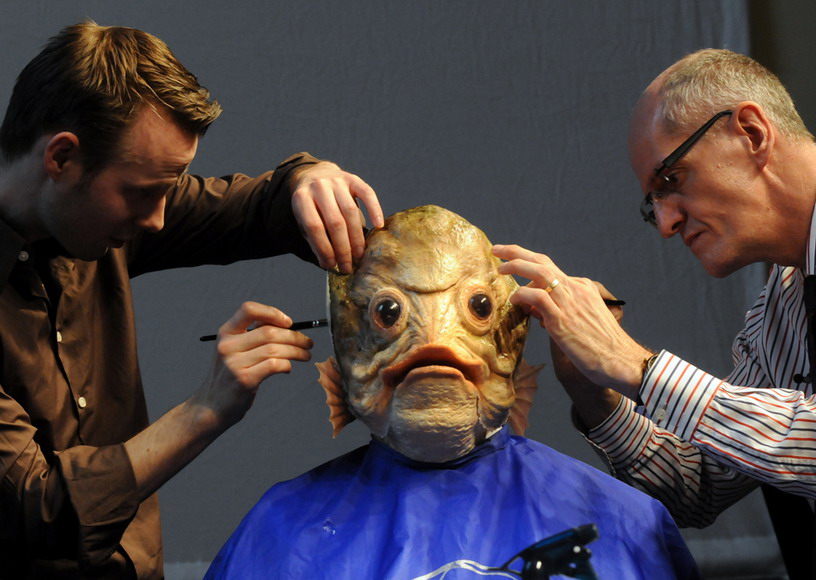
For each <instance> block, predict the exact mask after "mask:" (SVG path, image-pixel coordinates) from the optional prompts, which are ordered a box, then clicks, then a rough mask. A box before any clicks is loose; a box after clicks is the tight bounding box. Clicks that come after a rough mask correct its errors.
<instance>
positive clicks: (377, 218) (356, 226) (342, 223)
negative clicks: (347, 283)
mask: <svg viewBox="0 0 816 580" xmlns="http://www.w3.org/2000/svg"><path fill="white" fill-rule="evenodd" d="M292 190H293V192H294V193H293V194H292V209H293V211H294V214H295V217H296V218H297V220H298V224H299V225H300V229H301V231H302V232H303V235H304V236H305V237H306V239H307V240H308V242H309V246H310V247H311V248H312V251H313V252H314V254H315V256H317V259H318V261H319V263H320V266H321V267H323V268H326V269H331V268H334V267H335V266H337V267H338V268H339V269H340V271H341V272H343V273H346V274H348V273H350V272H351V268H352V262H353V260H355V259H359V258H361V257H362V255H363V252H364V250H365V236H364V234H363V226H364V225H365V220H364V219H363V216H362V212H361V211H360V208H359V207H358V206H357V202H356V200H357V199H360V200H362V202H363V205H364V206H365V208H366V212H367V213H368V217H369V218H370V219H371V222H372V225H373V226H374V227H375V228H381V227H383V224H384V220H383V213H382V209H381V208H380V203H379V201H378V200H377V194H376V193H374V190H373V189H371V187H370V186H369V185H368V184H367V183H366V182H365V181H363V180H362V179H360V178H359V177H357V176H356V175H352V174H351V173H348V172H346V171H343V170H342V169H340V168H339V167H338V166H337V165H335V164H334V163H329V162H326V161H321V162H320V163H316V164H315V165H308V166H306V167H304V168H303V169H300V170H298V171H297V172H296V173H295V174H294V176H293V186H292Z"/></svg>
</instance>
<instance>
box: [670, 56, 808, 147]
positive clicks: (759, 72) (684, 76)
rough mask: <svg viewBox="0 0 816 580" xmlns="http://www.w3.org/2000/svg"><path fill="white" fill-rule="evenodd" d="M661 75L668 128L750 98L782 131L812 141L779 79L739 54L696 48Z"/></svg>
mask: <svg viewBox="0 0 816 580" xmlns="http://www.w3.org/2000/svg"><path fill="white" fill-rule="evenodd" d="M662 76H663V79H662V81H663V82H662V83H661V85H660V87H659V88H658V97H659V99H660V103H661V104H662V113H663V119H664V121H665V123H666V128H667V130H668V131H670V132H678V131H687V130H688V129H690V128H691V127H695V126H696V125H699V124H700V123H702V122H703V121H705V119H706V118H708V117H710V116H711V115H713V114H714V113H717V112H718V111H722V110H724V109H730V108H731V107H733V106H735V105H736V104H737V103H740V102H742V101H753V102H755V103H757V104H758V105H759V106H760V107H762V109H763V110H764V111H765V114H766V115H767V116H768V118H769V119H770V120H771V122H772V123H773V124H774V125H776V127H777V128H778V129H779V131H780V132H781V133H782V134H783V135H787V136H789V137H792V138H794V139H801V140H807V141H813V135H811V133H810V131H808V129H807V127H805V124H804V122H803V121H802V118H801V117H800V116H799V113H798V112H797V111H796V107H795V106H794V104H793V99H791V96H790V94H789V93H788V91H787V89H785V86H784V85H783V84H782V82H781V81H780V80H779V79H778V78H777V76H776V75H774V74H773V73H772V72H771V71H769V70H768V69H767V68H765V67H764V66H762V65H761V64H760V63H758V62H757V61H755V60H754V59H752V58H750V57H748V56H745V55H744V54H739V53H736V52H732V51H730V50H725V49H704V50H699V51H697V52H693V53H691V54H689V55H687V56H685V57H683V58H682V59H680V60H679V61H677V62H676V63H675V64H673V65H672V66H671V67H669V69H667V70H666V72H665V73H663V75H662Z"/></svg>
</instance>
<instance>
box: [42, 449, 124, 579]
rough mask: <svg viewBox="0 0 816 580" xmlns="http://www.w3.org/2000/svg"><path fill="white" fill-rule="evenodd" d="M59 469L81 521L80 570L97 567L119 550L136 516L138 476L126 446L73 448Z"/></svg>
mask: <svg viewBox="0 0 816 580" xmlns="http://www.w3.org/2000/svg"><path fill="white" fill-rule="evenodd" d="M58 459H59V466H60V469H61V471H62V475H63V478H64V481H65V487H66V490H67V492H68V495H69V496H70V501H71V505H72V506H73V507H74V510H75V511H76V515H77V519H78V520H79V522H78V523H79V527H78V536H79V554H78V560H79V565H80V568H86V567H92V566H98V565H99V564H101V563H102V562H104V561H105V560H107V559H108V558H109V557H110V556H111V554H112V553H113V552H114V550H116V548H117V546H118V545H119V542H120V540H121V538H122V534H124V532H125V529H126V528H127V526H128V524H130V522H131V520H132V519H133V518H134V517H135V515H136V510H137V509H138V508H139V501H138V498H137V495H136V476H135V475H134V474H133V468H132V466H131V463H130V458H129V457H128V454H127V451H126V450H125V447H124V445H112V446H109V447H87V446H78V447H72V448H70V449H68V450H66V451H64V452H61V453H59V457H58Z"/></svg>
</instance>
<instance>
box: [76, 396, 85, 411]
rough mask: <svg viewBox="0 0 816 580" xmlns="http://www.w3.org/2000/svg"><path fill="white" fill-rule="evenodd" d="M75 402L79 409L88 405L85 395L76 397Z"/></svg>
mask: <svg viewBox="0 0 816 580" xmlns="http://www.w3.org/2000/svg"><path fill="white" fill-rule="evenodd" d="M77 404H78V405H79V408H80V409H84V408H85V407H87V406H88V401H86V400H85V397H80V398H78V399H77Z"/></svg>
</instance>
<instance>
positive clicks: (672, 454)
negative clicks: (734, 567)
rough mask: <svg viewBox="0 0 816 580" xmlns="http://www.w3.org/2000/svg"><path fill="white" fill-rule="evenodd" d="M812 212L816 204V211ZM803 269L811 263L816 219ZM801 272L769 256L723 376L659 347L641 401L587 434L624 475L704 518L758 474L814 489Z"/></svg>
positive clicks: (678, 510)
mask: <svg viewBox="0 0 816 580" xmlns="http://www.w3.org/2000/svg"><path fill="white" fill-rule="evenodd" d="M814 218H816V212H814ZM810 232H811V233H810V239H809V243H808V250H807V258H806V272H807V273H809V274H813V273H814V265H815V264H816V260H815V259H814V256H815V255H816V219H814V220H813V221H812V222H811V230H810ZM804 276H805V272H803V271H802V270H801V269H799V268H794V267H782V266H776V265H775V266H773V267H772V268H771V272H770V275H769V277H768V282H767V284H766V286H765V288H764V289H763V290H762V293H761V294H760V295H759V298H758V299H757V301H756V303H755V304H754V306H753V308H751V310H749V311H748V313H747V314H746V316H745V327H744V328H743V330H742V331H741V332H740V333H739V334H738V335H737V337H736V339H735V340H734V344H733V357H734V363H735V367H734V370H733V372H731V374H730V375H728V377H726V378H725V379H718V378H716V377H714V376H712V375H710V374H708V373H706V372H704V371H702V370H701V369H698V368H696V367H694V366H693V365H691V364H689V363H688V362H686V361H684V360H683V359H681V358H679V357H677V356H675V355H674V354H672V353H670V352H667V351H662V352H661V353H660V354H659V356H658V358H657V360H656V361H655V364H654V365H653V366H652V368H651V369H650V371H649V372H648V373H647V375H646V376H645V377H644V381H643V384H642V386H641V389H640V396H641V400H642V401H643V406H642V407H636V405H635V403H634V402H633V401H632V400H630V399H627V398H625V397H621V402H620V404H619V405H618V407H617V408H616V409H615V411H614V412H613V413H612V415H610V416H609V417H608V418H607V419H606V421H604V422H603V423H602V424H601V425H599V426H598V427H596V428H595V429H593V430H591V431H590V432H589V433H588V435H587V437H588V439H589V441H590V443H592V444H593V445H594V446H595V447H596V449H598V450H599V451H600V454H601V456H602V457H603V458H604V460H605V461H606V462H607V463H608V465H609V467H610V470H611V471H612V473H613V474H614V475H615V476H616V477H618V478H619V479H621V480H623V481H625V482H627V483H629V484H630V485H633V486H635V487H637V488H639V489H641V490H643V491H645V492H646V493H648V494H650V495H652V496H654V497H656V498H658V499H660V500H661V501H662V502H663V503H664V504H665V505H666V507H667V508H668V509H669V511H670V512H671V513H672V515H673V516H674V517H675V519H676V520H677V521H678V523H679V524H680V525H681V526H694V527H702V526H706V525H708V524H710V523H711V522H713V521H714V519H715V518H716V516H717V515H718V514H719V513H720V512H722V511H723V510H724V509H726V508H727V507H728V506H730V505H731V504H733V503H734V502H736V501H737V500H738V499H740V498H742V497H743V496H745V495H746V494H747V493H748V492H750V491H751V490H753V489H754V488H755V487H757V486H758V485H759V484H760V483H763V482H765V483H771V484H773V485H774V486H776V487H778V488H780V489H782V490H784V491H788V492H791V493H795V494H799V495H804V496H807V497H810V498H816V397H814V396H813V388H812V385H810V384H809V383H807V382H803V381H801V380H800V379H801V377H799V376H798V375H802V376H804V377H807V375H808V371H809V368H810V366H809V361H808V354H807V339H806V337H807V329H806V318H805V308H804V303H803V289H804Z"/></svg>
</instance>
